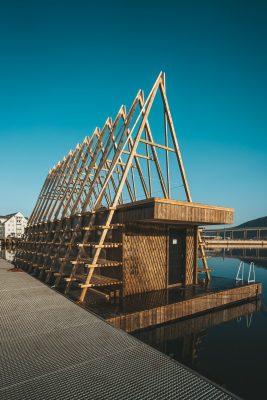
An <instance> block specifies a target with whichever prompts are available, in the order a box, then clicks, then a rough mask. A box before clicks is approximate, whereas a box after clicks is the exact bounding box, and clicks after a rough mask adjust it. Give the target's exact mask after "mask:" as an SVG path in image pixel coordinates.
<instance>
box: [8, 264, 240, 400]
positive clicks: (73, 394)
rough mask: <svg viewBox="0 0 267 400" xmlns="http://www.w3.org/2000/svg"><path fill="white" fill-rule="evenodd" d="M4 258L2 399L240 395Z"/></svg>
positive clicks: (172, 397) (223, 396)
mask: <svg viewBox="0 0 267 400" xmlns="http://www.w3.org/2000/svg"><path fill="white" fill-rule="evenodd" d="M11 267H12V266H11V264H10V263H8V262H6V261H4V260H2V259H0V279H1V283H2V285H1V289H0V296H1V301H0V313H1V325H0V340H1V359H0V365H1V368H0V369H1V377H0V381H1V389H0V398H1V399H2V400H18V399H24V400H28V399H42V400H46V399H57V400H60V399H62V400H63V399H64V400H66V399H73V398H75V399H77V400H78V399H99V400H100V399H101V400H103V399H167V398H168V399H190V400H191V399H199V400H200V399H220V400H228V399H229V400H230V399H234V398H237V397H235V396H234V395H232V394H230V393H228V392H227V391H225V390H224V389H223V388H220V387H219V386H216V385H215V384H214V383H212V382H210V381H208V380H207V379H205V378H203V377H201V376H199V375H198V374H196V373H195V372H193V371H191V370H189V369H187V368H186V367H184V366H183V365H182V364H180V363H178V362H176V361H174V360H172V359H171V358H169V357H167V356H165V355H163V354H162V353H160V352H158V351H156V350H154V349H152V348H151V347H149V346H148V345H146V344H143V343H142V342H140V341H139V340H137V339H135V338H134V337H132V336H130V335H129V334H127V333H126V332H123V331H121V330H119V329H116V328H114V327H113V326H111V325H110V324H108V323H107V322H105V321H103V320H102V319H100V318H99V317H97V316H96V315H94V314H93V313H91V312H89V311H87V310H85V309H83V308H81V307H79V306H78V305H76V304H75V303H73V302H71V301H70V300H69V299H67V298H66V297H64V296H62V295H61V294H60V293H58V292H55V291H53V290H52V289H50V288H49V287H48V286H46V285H44V284H43V283H42V282H40V281H38V280H37V279H35V278H33V277H32V276H30V275H29V274H26V273H25V272H11V271H9V269H10V268H11Z"/></svg>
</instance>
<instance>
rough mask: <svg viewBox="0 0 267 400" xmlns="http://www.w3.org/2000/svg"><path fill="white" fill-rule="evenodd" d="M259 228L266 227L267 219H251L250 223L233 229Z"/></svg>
mask: <svg viewBox="0 0 267 400" xmlns="http://www.w3.org/2000/svg"><path fill="white" fill-rule="evenodd" d="M261 226H264V227H266V226H267V217H262V218H257V219H252V220H251V221H247V222H244V223H243V224H241V225H238V226H236V227H235V228H256V227H257V228H260V227H261Z"/></svg>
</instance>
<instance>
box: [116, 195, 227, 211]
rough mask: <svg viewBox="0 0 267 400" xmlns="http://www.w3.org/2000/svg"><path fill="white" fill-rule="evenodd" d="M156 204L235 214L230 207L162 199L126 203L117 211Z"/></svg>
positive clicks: (152, 198) (155, 198) (154, 198)
mask: <svg viewBox="0 0 267 400" xmlns="http://www.w3.org/2000/svg"><path fill="white" fill-rule="evenodd" d="M149 203H151V204H155V203H164V204H174V205H175V204H176V205H185V206H187V207H200V208H206V209H210V210H220V211H229V212H232V213H233V212H234V209H233V208H229V207H223V206H213V205H209V204H202V203H194V202H189V201H184V200H171V199H165V198H162V197H151V198H149V199H144V200H138V201H135V202H133V203H126V204H120V205H119V206H117V209H121V208H129V207H135V206H139V205H140V206H142V205H145V204H149Z"/></svg>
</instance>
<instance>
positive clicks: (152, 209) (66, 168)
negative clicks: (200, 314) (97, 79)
mask: <svg viewBox="0 0 267 400" xmlns="http://www.w3.org/2000/svg"><path fill="white" fill-rule="evenodd" d="M156 98H157V99H158V100H159V101H160V103H161V107H162V114H161V115H160V114H159V112H158V106H157V111H156V112H157V121H156V122H157V126H158V129H157V130H156V131H155V132H154V131H153V129H152V128H151V126H152V125H150V122H151V119H152V118H153V105H154V101H155V99H156ZM160 117H161V118H162V125H159V118H160ZM159 126H162V131H161V130H160V129H159ZM154 134H155V135H156V137H157V141H155V139H154ZM173 172H175V173H173ZM179 198H185V199H186V200H185V201H184V200H175V199H179ZM232 219H233V210H232V209H229V208H223V207H215V206H209V205H202V204H197V203H193V202H192V197H191V194H190V189H189V185H188V182H187V178H186V174H185V170H184V166H183V162H182V157H181V152H180V149H179V145H178V140H177V136H176V133H175V129H174V124H173V120H172V116H171V113H170V108H169V104H168V100H167V94H166V82H165V75H164V74H163V73H160V74H159V76H158V78H157V79H156V81H155V83H154V85H153V87H152V89H151V91H150V93H149V94H148V96H147V97H145V95H144V93H143V92H142V91H139V92H138V93H137V95H136V97H135V99H134V101H133V103H132V105H131V107H130V108H129V110H128V111H126V107H125V106H121V108H120V109H119V111H118V114H117V115H116V117H115V119H114V120H112V119H111V118H108V119H107V120H106V122H105V124H104V126H103V127H102V129H100V128H96V129H95V131H94V132H93V134H92V135H91V137H86V138H85V140H84V141H83V142H82V143H81V144H78V145H77V146H76V148H75V149H74V150H72V151H70V152H69V153H68V154H67V155H66V156H65V157H64V158H63V160H61V161H60V162H59V163H58V164H57V165H55V166H54V167H53V168H52V169H51V170H50V171H49V174H48V176H47V178H46V180H45V182H44V185H43V188H42V190H41V192H40V195H39V197H38V199H37V202H36V205H35V207H34V209H33V212H32V214H31V217H30V219H29V223H28V228H27V231H26V234H25V236H24V239H23V241H22V242H21V244H20V246H19V249H18V251H17V254H16V258H15V263H16V265H17V266H19V267H21V268H24V269H25V270H28V271H29V272H31V273H33V274H35V275H36V276H38V277H40V278H41V279H44V280H45V281H46V282H47V283H48V282H53V284H54V285H55V286H59V285H62V284H63V285H65V292H66V293H69V292H70V291H72V290H73V289H75V290H77V289H78V290H79V291H80V294H79V301H80V302H83V301H84V299H85V297H86V296H87V294H92V295H98V296H99V295H100V296H104V297H109V298H113V297H114V296H128V295H132V294H137V293H143V292H148V291H156V290H161V289H165V288H168V287H171V286H175V285H192V284H196V283H197V272H198V267H197V255H198V252H199V254H200V257H201V259H202V263H203V269H202V271H204V272H205V274H206V278H207V280H209V279H210V273H209V268H208V265H207V260H206V257H205V251H204V246H203V243H202V241H201V237H200V234H199V232H198V226H199V225H200V224H206V225H209V224H212V225H214V224H226V223H232V222H233V221H232Z"/></svg>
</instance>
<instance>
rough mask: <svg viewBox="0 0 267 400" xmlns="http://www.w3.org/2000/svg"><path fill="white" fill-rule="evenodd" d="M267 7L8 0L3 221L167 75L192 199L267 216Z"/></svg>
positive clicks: (2, 38) (241, 215) (1, 142)
mask: <svg viewBox="0 0 267 400" xmlns="http://www.w3.org/2000/svg"><path fill="white" fill-rule="evenodd" d="M266 19H267V3H266V2H265V1H257V0H253V1H252V0H251V1H246V0H243V1H241V0H240V1H238V0H224V1H221V0H216V1H215V0H212V1H207V0H202V1H190V0H186V1H185V0H184V1H176V2H174V1H173V0H172V1H169V0H165V1H164V2H159V1H154V2H151V1H148V0H146V1H145V0H142V1H140V0H135V1H134V2H133V1H119V0H113V1H107V0H104V1H101V2H91V1H82V0H75V1H74V0H72V1H70V0H64V1H59V0H53V1H50V0H45V1H43V0H38V1H29V0H25V1H20V0H17V1H14V0H0V56H1V63H0V89H1V90H0V153H1V155H0V185H1V186H0V187H1V195H0V214H5V213H10V212H13V211H17V210H20V211H22V212H23V213H25V214H26V215H29V214H30V212H31V209H32V207H33V205H34V203H35V201H36V198H37V196H38V193H39V191H40V189H41V186H42V183H43V181H44V179H45V176H46V174H47V172H48V170H49V169H50V168H51V167H52V166H53V165H54V164H55V163H56V162H57V161H58V160H59V159H61V158H62V157H63V156H64V155H65V153H67V152H68V151H69V150H70V149H71V148H73V147H75V145H76V144H77V143H78V142H81V141H82V140H83V138H84V136H85V135H90V133H92V131H93V130H94V128H95V126H100V127H101V126H102V125H103V124H104V122H105V120H106V118H107V117H108V116H109V115H110V116H112V117H114V116H115V114H116V112H117V110H118V108H119V107H120V105H121V104H122V103H123V104H126V106H129V105H130V104H131V102H132V100H133V98H134V96H135V94H136V92H137V90H138V89H139V88H142V89H144V90H145V91H146V93H147V92H148V91H149V89H150V87H151V85H152V84H153V81H154V80H155V78H156V76H157V75H158V73H159V71H160V70H163V71H165V72H166V78H167V90H168V98H169V103H170V106H171V111H172V115H173V119H174V122H175V126H176V131H177V135H178V139H179V143H180V147H181V151H182V155H183V159H184V163H185V168H186V172H187V175H188V180H189V184H190V187H191V191H192V196H193V200H194V201H196V202H203V203H208V204H217V205H224V206H228V207H234V208H235V222H236V223H241V222H244V221H246V220H248V219H253V218H257V217H261V216H264V215H267V200H266V199H267V185H266V170H267V116H266V111H267V74H266V71H267V46H266V43H267V23H266V22H267V21H266Z"/></svg>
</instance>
